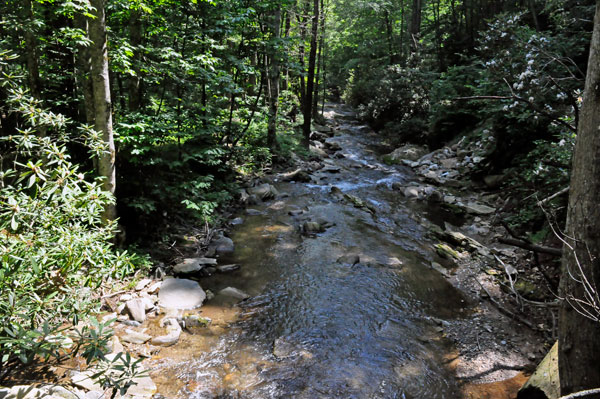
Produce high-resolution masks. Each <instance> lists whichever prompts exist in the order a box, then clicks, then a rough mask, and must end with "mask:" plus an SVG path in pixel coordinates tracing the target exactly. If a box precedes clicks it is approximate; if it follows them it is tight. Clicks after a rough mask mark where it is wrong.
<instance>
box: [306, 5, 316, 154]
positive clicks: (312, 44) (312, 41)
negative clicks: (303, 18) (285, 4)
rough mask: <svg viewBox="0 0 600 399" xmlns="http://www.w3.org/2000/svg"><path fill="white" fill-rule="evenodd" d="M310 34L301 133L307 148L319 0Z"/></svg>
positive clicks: (314, 6)
mask: <svg viewBox="0 0 600 399" xmlns="http://www.w3.org/2000/svg"><path fill="white" fill-rule="evenodd" d="M312 19H313V20H312V27H311V36H310V53H309V55H308V71H307V76H306V93H305V98H304V124H303V125H302V133H303V139H304V145H305V146H306V147H307V148H308V143H309V139H310V124H311V120H312V118H311V116H312V97H313V93H314V86H315V63H316V60H317V34H318V32H319V0H313V16H312Z"/></svg>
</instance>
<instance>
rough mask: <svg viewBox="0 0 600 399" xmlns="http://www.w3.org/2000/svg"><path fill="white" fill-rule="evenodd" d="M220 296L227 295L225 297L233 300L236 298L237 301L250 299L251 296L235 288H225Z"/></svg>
mask: <svg viewBox="0 0 600 399" xmlns="http://www.w3.org/2000/svg"><path fill="white" fill-rule="evenodd" d="M219 294H220V295H225V296H228V297H231V298H235V299H240V300H244V299H248V298H250V295H248V294H246V293H245V292H244V291H242V290H240V289H237V288H234V287H227V288H223V289H222V290H221V291H219Z"/></svg>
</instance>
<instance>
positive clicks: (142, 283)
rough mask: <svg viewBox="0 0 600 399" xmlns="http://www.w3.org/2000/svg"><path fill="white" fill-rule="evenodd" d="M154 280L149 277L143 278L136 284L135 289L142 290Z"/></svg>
mask: <svg viewBox="0 0 600 399" xmlns="http://www.w3.org/2000/svg"><path fill="white" fill-rule="evenodd" d="M151 282H152V280H150V279H149V278H144V279H141V280H140V281H139V282H138V283H137V284H136V285H135V290H136V291H141V290H143V289H144V288H146V287H147V286H148V285H150V283H151Z"/></svg>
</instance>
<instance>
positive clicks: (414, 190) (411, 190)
mask: <svg viewBox="0 0 600 399" xmlns="http://www.w3.org/2000/svg"><path fill="white" fill-rule="evenodd" d="M401 192H402V195H404V196H405V197H406V198H417V199H418V198H421V193H420V187H415V186H412V187H406V188H404V189H402V191H401Z"/></svg>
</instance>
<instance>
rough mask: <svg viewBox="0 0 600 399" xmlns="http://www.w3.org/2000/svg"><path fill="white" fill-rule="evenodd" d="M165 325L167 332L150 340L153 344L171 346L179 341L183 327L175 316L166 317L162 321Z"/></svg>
mask: <svg viewBox="0 0 600 399" xmlns="http://www.w3.org/2000/svg"><path fill="white" fill-rule="evenodd" d="M161 324H162V325H163V326H164V325H166V326H167V334H166V335H161V336H158V337H153V338H152V339H151V340H150V343H151V344H152V345H156V346H171V345H175V344H176V343H177V341H179V336H180V335H181V327H180V326H179V323H178V322H177V320H176V319H174V318H169V319H166V320H165V321H164V322H162V323H161Z"/></svg>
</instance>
